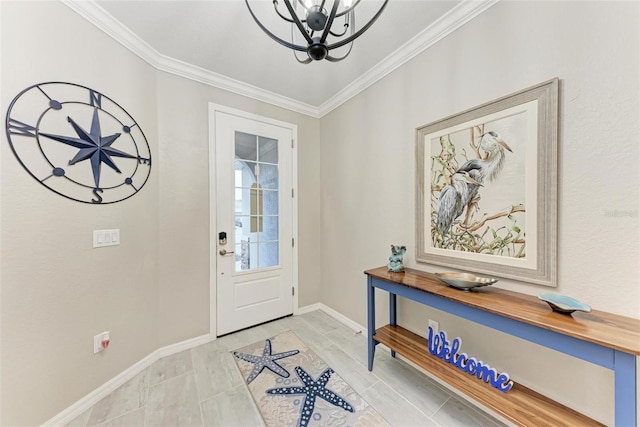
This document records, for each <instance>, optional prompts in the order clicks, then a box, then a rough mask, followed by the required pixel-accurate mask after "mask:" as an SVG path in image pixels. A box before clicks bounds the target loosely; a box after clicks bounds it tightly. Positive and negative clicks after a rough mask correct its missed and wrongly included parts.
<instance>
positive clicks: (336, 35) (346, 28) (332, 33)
mask: <svg viewBox="0 0 640 427" xmlns="http://www.w3.org/2000/svg"><path fill="white" fill-rule="evenodd" d="M348 27H349V26H348V25H345V26H344V31H343V32H342V33H341V34H336V33H334V32H333V31H329V34H331V35H332V36H334V37H342V36H344V35H345V34H347V30H348V29H349V28H348Z"/></svg>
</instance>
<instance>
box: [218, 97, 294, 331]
mask: <svg viewBox="0 0 640 427" xmlns="http://www.w3.org/2000/svg"><path fill="white" fill-rule="evenodd" d="M216 112H221V113H225V114H230V115H233V116H237V117H241V118H244V119H248V120H254V121H258V122H262V123H266V124H269V125H273V126H279V127H283V128H286V129H289V130H291V135H292V138H293V141H292V145H293V147H292V152H291V155H292V159H291V174H292V177H291V185H292V187H293V194H294V197H293V198H292V199H293V200H292V212H291V216H292V220H291V227H292V230H291V235H292V236H293V239H294V242H295V244H294V245H293V248H292V249H293V254H292V256H293V258H292V272H291V273H292V277H293V284H292V286H293V288H294V295H293V314H298V295H299V292H298V246H299V240H298V126H297V125H295V124H293V123H287V122H283V121H280V120H276V119H272V118H270V117H265V116H260V115H257V114H253V113H249V112H246V111H243V110H239V109H236V108H232V107H227V106H225V105H220V104H215V103H212V102H210V103H209V117H208V120H209V334H210V336H211V339H216V337H217V312H216V310H217V303H218V299H217V298H218V287H217V277H218V267H217V253H218V252H217V251H218V246H217V244H218V240H217V234H216V224H217V208H218V204H217V195H216V169H215V168H216Z"/></svg>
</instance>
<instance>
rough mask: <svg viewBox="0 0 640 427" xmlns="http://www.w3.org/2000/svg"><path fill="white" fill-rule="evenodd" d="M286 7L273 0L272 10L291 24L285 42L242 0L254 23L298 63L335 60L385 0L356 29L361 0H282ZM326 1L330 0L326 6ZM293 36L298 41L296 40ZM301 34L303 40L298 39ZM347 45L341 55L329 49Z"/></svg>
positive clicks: (382, 7) (386, 1) (361, 31)
mask: <svg viewBox="0 0 640 427" xmlns="http://www.w3.org/2000/svg"><path fill="white" fill-rule="evenodd" d="M282 1H283V3H284V5H285V7H286V10H281V9H280V4H279V1H278V0H273V7H274V9H275V13H276V14H277V15H278V16H279V17H280V18H282V19H283V20H284V21H285V22H288V23H289V24H291V41H290V42H289V41H286V40H284V39H282V38H280V37H278V36H276V35H275V34H273V33H272V32H271V31H269V30H268V29H267V28H266V27H265V26H264V25H263V24H262V23H261V22H260V21H259V20H258V18H257V17H256V15H255V14H254V12H253V10H252V9H251V6H250V5H249V0H245V3H246V5H247V8H248V9H249V12H250V13H251V16H252V17H253V19H254V20H255V21H256V24H258V26H259V27H260V28H261V29H262V31H264V32H265V33H267V35H268V36H269V37H271V38H272V39H273V40H275V41H277V42H278V43H280V44H281V45H283V46H285V47H288V48H289V49H292V50H293V51H294V56H295V58H296V59H297V60H298V62H300V63H302V64H308V63H310V62H311V61H321V60H323V59H326V60H327V61H332V62H338V61H342V60H343V59H345V58H346V57H347V56H349V54H350V53H351V48H352V47H353V41H354V40H355V39H357V38H358V37H360V36H361V35H362V34H363V33H364V32H365V31H367V30H368V29H369V27H371V25H372V24H373V23H374V22H375V21H376V19H378V17H379V16H380V15H381V14H382V11H383V10H384V8H385V6H386V5H387V3H388V2H389V0H384V3H383V4H382V6H380V9H379V10H378V11H377V12H376V14H375V15H373V17H372V18H371V19H370V20H369V22H367V24H366V25H364V26H363V27H361V28H360V29H356V11H355V9H356V6H358V4H359V3H360V1H361V0H330V1H327V0H282ZM327 3H331V5H330V6H331V7H330V9H329V8H328V6H329V5H327ZM296 34H297V38H298V39H299V40H300V43H297V42H296ZM301 37H302V38H303V39H304V40H302V39H301ZM346 45H349V47H348V48H346V52H342V55H341V56H334V55H332V54H331V51H332V50H334V49H338V48H340V47H343V46H346ZM297 52H306V54H307V55H306V58H305V57H302V58H300V57H299V56H298V53H297Z"/></svg>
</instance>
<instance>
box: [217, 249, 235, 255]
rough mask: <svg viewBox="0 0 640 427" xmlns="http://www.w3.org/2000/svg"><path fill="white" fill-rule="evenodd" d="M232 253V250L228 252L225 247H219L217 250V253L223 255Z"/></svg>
mask: <svg viewBox="0 0 640 427" xmlns="http://www.w3.org/2000/svg"><path fill="white" fill-rule="evenodd" d="M234 253H235V252H234V251H230V252H229V251H227V250H226V249H220V252H219V254H220V255H222V256H225V255H226V254H234Z"/></svg>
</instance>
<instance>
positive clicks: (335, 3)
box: [285, 0, 388, 43]
mask: <svg viewBox="0 0 640 427" xmlns="http://www.w3.org/2000/svg"><path fill="white" fill-rule="evenodd" d="M285 1H288V0H285ZM387 1H388V0H387ZM339 4H340V0H333V6H332V7H331V13H330V14H329V19H328V20H327V23H326V25H325V27H324V32H323V33H322V37H320V43H324V42H325V41H326V40H327V36H329V32H330V31H331V26H332V25H333V20H334V18H335V17H336V12H337V11H338V5H339Z"/></svg>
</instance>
